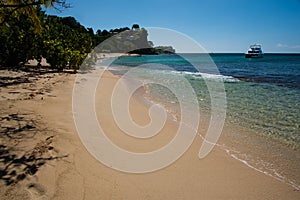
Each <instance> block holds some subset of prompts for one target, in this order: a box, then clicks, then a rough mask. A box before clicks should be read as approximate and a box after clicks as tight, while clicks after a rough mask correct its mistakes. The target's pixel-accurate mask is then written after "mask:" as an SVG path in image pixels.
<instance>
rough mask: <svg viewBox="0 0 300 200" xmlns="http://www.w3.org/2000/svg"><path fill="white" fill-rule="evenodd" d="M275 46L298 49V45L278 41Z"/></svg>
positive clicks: (299, 46) (299, 47)
mask: <svg viewBox="0 0 300 200" xmlns="http://www.w3.org/2000/svg"><path fill="white" fill-rule="evenodd" d="M277 47H279V48H289V49H300V45H287V44H281V43H278V44H277Z"/></svg>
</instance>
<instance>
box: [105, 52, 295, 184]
mask: <svg viewBox="0 0 300 200" xmlns="http://www.w3.org/2000/svg"><path fill="white" fill-rule="evenodd" d="M141 66H142V67H141ZM164 66H167V68H166V67H164ZM195 66H196V68H195ZM137 67H138V68H141V70H139V72H138V73H137V76H136V77H135V78H137V79H139V80H140V81H144V80H152V81H154V82H155V80H158V79H159V80H160V81H161V80H163V81H164V82H166V83H168V84H173V85H174V86H175V87H176V88H178V90H182V92H183V93H182V94H184V92H185V89H186V88H183V87H182V86H183V85H184V84H183V82H182V78H185V80H188V81H189V83H190V85H191V86H192V87H193V89H194V91H195V94H196V96H197V98H198V102H199V107H200V110H201V114H203V113H204V115H208V116H209V113H210V111H211V97H210V93H209V91H208V89H207V84H206V83H207V81H211V82H223V83H224V89H225V94H226V105H227V108H226V120H225V121H226V123H225V129H224V130H226V127H228V126H229V127H234V128H229V130H230V131H227V133H222V134H223V135H226V137H227V138H228V139H227V141H229V143H228V144H225V145H226V146H227V147H228V148H227V147H226V149H225V150H226V151H227V153H229V154H230V155H231V156H232V157H234V158H235V159H238V160H240V161H242V162H243V163H244V164H246V165H248V166H249V167H252V168H253V169H256V170H258V171H260V172H262V173H265V174H267V175H270V176H272V177H274V178H276V179H278V180H280V181H284V182H287V183H288V184H289V185H291V186H293V187H294V188H296V189H300V171H299V164H300V148H299V147H300V54H265V55H264V58H252V59H249V58H245V57H244V54H177V55H143V56H128V57H119V58H117V59H114V61H113V62H112V64H111V65H110V66H109V68H108V69H109V70H111V71H112V72H113V73H114V74H118V75H124V74H126V72H128V71H130V70H131V69H133V68H137ZM214 67H216V69H217V71H216V70H212V68H214ZM145 89H146V93H147V94H149V95H148V96H150V97H151V100H152V101H154V102H159V103H160V104H162V105H164V106H166V107H167V108H170V109H171V110H172V109H173V111H175V112H174V113H176V112H179V108H178V106H176V105H178V104H176V103H177V101H178V100H177V98H176V95H175V94H174V93H172V92H171V91H170V90H169V89H168V88H166V87H162V86H161V85H159V84H149V85H146V86H145ZM187 101H188V99H187ZM224 132H226V131H224Z"/></svg>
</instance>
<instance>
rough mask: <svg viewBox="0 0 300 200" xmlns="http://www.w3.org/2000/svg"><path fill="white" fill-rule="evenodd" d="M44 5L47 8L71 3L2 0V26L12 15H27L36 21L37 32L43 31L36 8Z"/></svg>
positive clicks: (56, 0) (66, 5)
mask: <svg viewBox="0 0 300 200" xmlns="http://www.w3.org/2000/svg"><path fill="white" fill-rule="evenodd" d="M41 6H44V7H45V8H50V7H52V8H55V9H57V10H60V9H61V8H69V7H70V4H68V3H66V0H0V26H2V25H4V24H7V22H8V21H9V19H10V17H11V16H12V15H16V16H20V15H22V14H23V15H26V16H28V17H29V18H31V19H32V21H33V22H34V25H35V28H36V30H37V32H40V31H41V29H42V28H41V25H40V20H39V18H38V16H37V12H36V9H37V8H38V7H41Z"/></svg>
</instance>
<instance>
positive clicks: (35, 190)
mask: <svg viewBox="0 0 300 200" xmlns="http://www.w3.org/2000/svg"><path fill="white" fill-rule="evenodd" d="M27 191H28V192H29V193H30V195H31V196H32V199H37V198H38V197H41V196H43V195H45V194H46V190H45V189H44V187H43V186H42V185H40V184H37V183H30V184H28V186H27Z"/></svg>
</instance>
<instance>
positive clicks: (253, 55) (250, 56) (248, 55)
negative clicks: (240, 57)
mask: <svg viewBox="0 0 300 200" xmlns="http://www.w3.org/2000/svg"><path fill="white" fill-rule="evenodd" d="M263 57H264V56H263V55H262V54H245V58H263Z"/></svg>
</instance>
